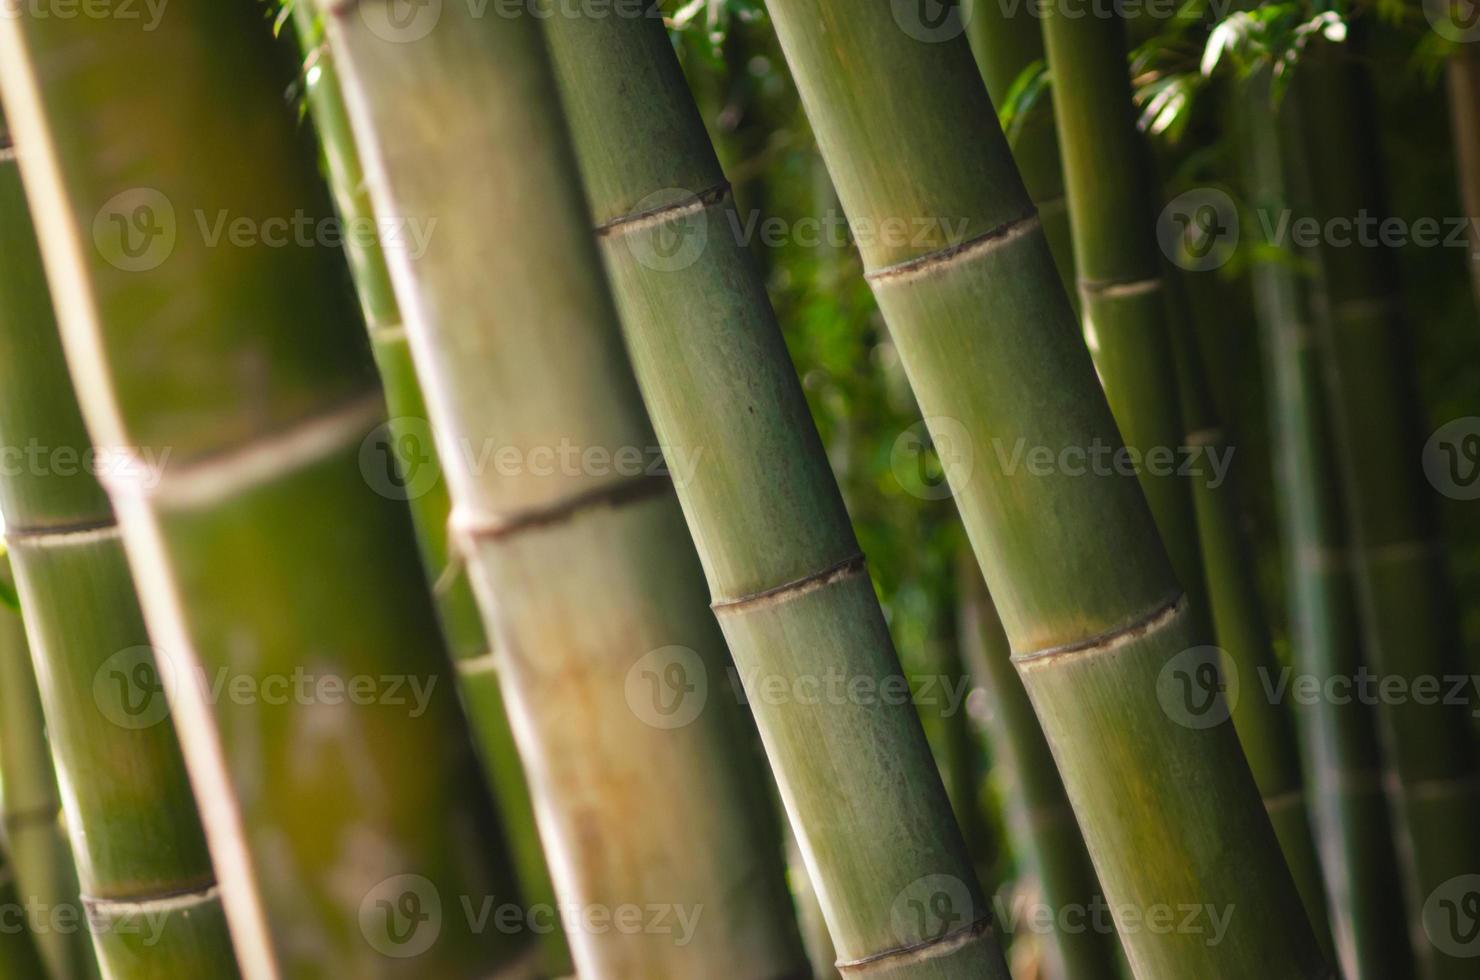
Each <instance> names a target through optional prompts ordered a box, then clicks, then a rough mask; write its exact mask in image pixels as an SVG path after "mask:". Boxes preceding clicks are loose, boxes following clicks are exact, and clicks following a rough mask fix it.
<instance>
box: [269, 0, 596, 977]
mask: <svg viewBox="0 0 1480 980" xmlns="http://www.w3.org/2000/svg"><path fill="white" fill-rule="evenodd" d="M292 14H293V23H294V31H295V33H296V35H297V40H298V42H299V45H300V49H301V50H302V51H303V55H304V82H305V100H306V102H307V104H308V107H309V111H310V113H311V115H312V117H313V124H314V129H315V132H316V133H317V134H318V137H319V145H320V147H321V148H322V151H323V155H324V164H325V170H326V176H327V178H328V183H329V189H330V191H331V192H333V195H334V203H335V207H336V209H337V211H338V213H339V216H340V218H341V219H342V220H343V221H344V222H345V223H346V224H347V225H351V226H352V225H355V224H357V223H358V224H364V225H369V224H373V222H374V220H375V212H374V209H373V208H372V207H371V206H370V195H369V191H368V189H367V188H366V187H365V173H364V168H363V167H362V166H361V164H360V155H359V151H358V150H357V149H356V147H355V145H354V134H353V133H352V132H351V131H350V124H349V117H348V115H346V113H345V109H344V96H343V93H342V92H341V91H340V88H339V76H338V73H337V72H336V71H335V68H334V58H333V56H332V55H331V54H330V52H329V49H328V47H327V46H326V45H324V44H323V40H322V36H321V35H322V28H321V25H320V24H319V23H318V21H317V19H316V17H315V15H314V12H313V7H312V5H311V4H310V3H308V2H307V0H294V2H293V6H292ZM345 254H346V257H347V258H348V260H349V265H350V272H351V275H352V276H353V278H354V281H355V289H356V291H357V293H358V295H359V297H360V309H361V311H362V312H363V314H364V319H365V325H366V329H367V330H368V331H369V336H370V349H371V351H372V352H373V354H374V356H375V364H376V367H377V368H378V369H379V372H380V379H381V383H382V385H383V386H384V388H385V397H386V408H387V411H388V413H389V414H390V416H391V420H392V421H391V423H390V425H389V427H388V429H387V430H386V433H385V435H386V441H385V442H384V443H383V444H382V446H383V451H384V453H385V454H386V457H387V458H386V459H385V462H386V463H387V465H395V466H396V467H397V470H398V476H397V477H396V478H395V479H388V480H387V482H386V483H385V485H384V489H385V491H386V492H387V493H388V494H390V495H391V496H394V497H401V496H404V497H406V498H408V500H407V502H408V504H409V506H410V508H411V520H412V523H413V524H414V525H415V527H416V537H417V542H418V543H419V544H420V546H421V558H422V563H423V565H424V566H425V567H426V573H427V578H428V581H429V582H430V583H431V585H432V588H433V594H434V597H435V598H436V601H437V612H438V617H439V619H440V620H441V623H442V631H443V633H444V634H445V635H446V637H447V641H448V646H449V649H450V651H451V653H452V656H453V660H454V662H455V664H456V665H457V668H458V686H459V689H460V690H461V691H462V696H463V701H464V703H465V705H466V706H467V710H468V716H469V720H470V721H471V722H472V725H473V729H474V731H475V732H476V734H477V736H478V748H479V749H480V753H479V758H480V759H481V761H482V763H483V768H484V771H485V772H486V773H487V776H488V781H489V784H490V785H491V786H492V787H493V791H494V798H495V800H496V801H497V803H498V804H499V812H500V815H501V816H502V817H503V818H504V825H505V828H506V830H507V832H508V835H509V841H510V844H511V846H512V848H513V852H514V853H513V858H514V864H515V870H516V872H517V873H518V878H519V890H520V894H521V895H522V896H523V898H524V901H525V902H526V904H527V905H529V906H530V907H534V906H537V905H538V906H547V907H553V906H554V904H555V901H556V897H555V886H554V884H553V883H552V882H551V880H550V868H549V865H548V864H547V863H546V861H545V853H544V849H543V847H542V846H541V844H540V838H539V829H538V827H537V826H536V825H535V817H534V805H533V802H532V801H531V799H530V794H529V784H528V782H527V781H526V780H525V777H524V770H523V768H522V767H521V766H520V764H519V755H518V749H517V748H516V746H515V742H514V732H513V730H512V729H511V728H510V726H509V719H508V712H507V711H506V710H505V707H504V699H503V694H502V692H501V691H500V690H499V681H498V674H497V671H495V670H494V669H492V665H493V664H494V662H495V658H494V656H493V654H492V651H491V646H490V643H489V640H488V635H487V633H486V631H485V630H484V628H483V620H482V618H481V617H480V616H479V613H478V604H477V600H476V598H475V597H474V596H473V588H472V584H471V583H470V582H469V580H468V575H467V569H466V568H465V567H464V564H463V561H462V556H461V555H458V554H456V553H455V552H454V550H453V549H452V546H451V540H450V534H449V526H448V525H449V520H450V518H451V514H452V498H451V496H450V495H449V493H448V490H447V484H446V482H445V480H444V478H443V475H442V469H443V468H442V464H441V461H440V460H439V459H438V457H437V448H436V445H435V442H434V441H433V440H431V438H430V431H429V425H428V423H427V407H426V398H425V397H424V396H423V394H422V391H421V384H420V383H419V382H418V381H417V378H416V370H415V366H414V365H413V364H412V361H411V349H410V346H409V344H408V342H407V339H406V330H405V327H404V325H403V324H402V323H401V311H400V308H399V307H398V306H397V305H396V297H395V291H394V288H393V287H392V285H391V281H390V270H389V269H388V268H387V267H386V263H385V255H384V254H383V252H382V250H381V247H380V242H379V240H378V238H370V237H358V238H354V239H352V240H350V241H347V242H346V243H345ZM540 945H541V949H542V951H543V960H542V966H543V968H544V970H545V972H546V973H547V974H548V975H550V976H557V977H558V976H566V975H568V974H570V973H571V972H572V969H573V964H572V963H571V959H570V947H569V944H568V943H567V942H566V940H565V933H564V931H563V930H562V929H561V928H560V924H559V922H558V921H556V922H552V923H551V928H550V929H549V931H548V932H545V933H543V934H542V935H541V937H540Z"/></svg>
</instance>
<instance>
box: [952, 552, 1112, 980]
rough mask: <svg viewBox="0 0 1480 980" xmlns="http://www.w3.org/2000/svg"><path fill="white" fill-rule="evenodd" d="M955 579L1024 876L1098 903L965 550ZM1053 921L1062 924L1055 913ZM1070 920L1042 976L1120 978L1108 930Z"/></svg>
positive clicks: (1053, 772)
mask: <svg viewBox="0 0 1480 980" xmlns="http://www.w3.org/2000/svg"><path fill="white" fill-rule="evenodd" d="M962 557H963V559H964V560H963V561H962V563H961V565H962V568H961V572H960V574H959V575H958V576H957V578H956V581H957V583H958V585H959V587H960V589H961V627H960V628H961V636H962V646H963V649H964V651H965V655H966V660H967V664H968V665H969V667H970V669H971V674H972V677H973V678H974V679H975V681H976V683H977V685H978V687H979V688H980V689H981V690H982V691H983V692H984V693H985V694H986V696H987V710H986V727H987V735H988V738H989V740H990V743H991V746H992V775H993V779H994V780H995V781H997V783H998V787H999V790H1000V792H1001V794H1002V796H1003V798H1004V800H1005V806H1004V811H1005V813H1004V815H1005V817H1006V824H1007V829H1008V835H1009V837H1010V839H1011V841H1012V844H1013V849H1014V851H1015V852H1016V853H1017V855H1018V859H1019V861H1020V862H1021V867H1022V870H1023V873H1024V876H1025V877H1026V878H1028V879H1029V880H1032V881H1036V882H1037V883H1038V885H1039V889H1040V891H1041V893H1042V896H1043V901H1044V903H1045V904H1046V905H1047V906H1048V907H1049V908H1050V909H1053V910H1054V911H1055V912H1058V911H1060V910H1065V909H1093V908H1098V907H1099V906H1100V905H1101V904H1102V903H1103V902H1104V898H1103V896H1102V895H1101V891H1100V883H1099V880H1098V879H1097V878H1096V877H1095V870H1094V866H1093V865H1092V864H1091V863H1090V859H1089V852H1088V851H1086V850H1085V847H1084V838H1083V836H1082V835H1081V834H1080V832H1079V823H1078V822H1077V821H1076V820H1075V819H1074V811H1073V810H1072V809H1071V808H1070V806H1069V797H1068V795H1067V794H1066V793H1065V792H1064V781H1063V780H1062V779H1061V778H1060V777H1059V771H1058V769H1057V768H1056V767H1055V765H1054V760H1053V754H1052V752H1050V751H1049V747H1048V742H1047V741H1046V740H1045V739H1044V737H1043V729H1042V728H1041V727H1039V724H1038V718H1037V716H1036V715H1034V714H1033V705H1032V702H1030V701H1029V700H1028V692H1027V690H1026V689H1025V688H1024V687H1023V682H1022V679H1021V678H1020V677H1018V675H1017V671H1015V670H1013V667H1012V660H1011V657H1012V650H1011V648H1010V647H1009V646H1008V642H1007V634H1006V633H1004V632H1003V631H1002V620H1001V618H1000V617H999V616H998V615H997V610H996V607H994V606H993V605H992V597H991V596H990V595H989V594H988V593H987V583H986V582H985V581H984V580H983V579H982V573H981V570H980V569H979V568H978V567H977V565H976V560H975V559H974V558H972V557H971V556H970V555H969V554H963V555H962ZM1054 921H1055V924H1056V925H1057V924H1059V923H1061V922H1065V921H1067V920H1060V919H1059V918H1058V917H1057V916H1056V917H1055V920H1054ZM1089 921H1090V923H1091V924H1090V925H1089V926H1088V927H1087V928H1082V929H1081V928H1079V927H1078V925H1079V924H1078V923H1073V924H1072V926H1071V928H1055V929H1054V930H1053V932H1052V933H1051V935H1050V936H1048V937H1047V939H1046V941H1045V942H1044V944H1043V945H1044V951H1045V955H1044V962H1045V976H1046V977H1047V978H1048V980H1092V978H1095V977H1104V978H1115V977H1119V976H1120V965H1119V960H1118V958H1117V949H1116V947H1117V940H1116V937H1115V935H1114V934H1113V933H1111V932H1107V931H1105V930H1103V929H1097V928H1095V926H1094V924H1093V920H1089Z"/></svg>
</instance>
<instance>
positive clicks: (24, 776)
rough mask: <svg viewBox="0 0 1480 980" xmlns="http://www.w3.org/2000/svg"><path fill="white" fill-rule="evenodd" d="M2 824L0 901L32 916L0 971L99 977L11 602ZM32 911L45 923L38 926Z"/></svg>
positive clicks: (3, 935) (1, 567) (70, 978)
mask: <svg viewBox="0 0 1480 980" xmlns="http://www.w3.org/2000/svg"><path fill="white" fill-rule="evenodd" d="M11 582H12V578H11V569H10V559H9V558H8V557H7V556H5V555H4V554H3V553H0V583H3V587H4V588H6V589H7V590H9V589H10V588H11V587H12V586H11ZM0 825H3V830H4V844H5V846H4V853H5V861H4V866H3V867H0V875H3V876H4V879H5V880H6V882H7V885H6V888H5V890H4V893H3V895H0V900H3V901H4V902H5V903H8V904H9V903H13V904H11V905H10V907H11V908H13V909H16V910H19V911H20V912H21V913H23V914H24V915H26V916H27V918H25V919H23V920H22V923H23V925H22V928H20V929H17V930H16V931H15V932H11V931H9V929H7V930H0V941H3V948H0V971H3V970H4V969H10V970H12V971H14V972H13V976H14V978H15V980H36V978H40V977H45V978H47V980H96V978H97V977H98V976H99V974H98V961H97V956H96V954H95V953H94V952H93V944H92V941H91V936H90V935H89V934H88V930H87V924H86V923H87V917H86V913H85V912H84V911H83V908H82V898H81V889H80V888H79V887H78V884H77V865H76V863H75V862H74V861H73V860H72V848H71V845H70V844H69V843H68V841H67V834H66V830H65V828H64V824H63V818H62V804H61V796H60V794H59V793H58V792H57V780H56V771H55V770H54V769H53V768H52V760H51V751H50V749H49V748H48V747H47V744H46V732H45V722H44V721H43V720H42V716H41V694H40V692H39V691H38V690H37V689H36V672H35V668H34V667H33V666H32V664H31V654H30V649H29V647H27V645H26V630H25V626H24V624H22V622H21V618H20V614H19V613H17V612H15V611H12V610H11V609H10V608H8V607H0ZM32 916H39V917H40V918H39V921H40V922H41V923H44V927H43V928H39V929H37V928H34V926H35V924H36V923H37V922H38V919H37V918H34V917H32ZM7 980H9V978H7Z"/></svg>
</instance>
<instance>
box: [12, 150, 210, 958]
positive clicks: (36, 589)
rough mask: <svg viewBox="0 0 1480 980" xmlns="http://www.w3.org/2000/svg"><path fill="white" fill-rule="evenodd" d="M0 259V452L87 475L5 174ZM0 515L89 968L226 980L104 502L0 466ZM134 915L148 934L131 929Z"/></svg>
mask: <svg viewBox="0 0 1480 980" xmlns="http://www.w3.org/2000/svg"><path fill="white" fill-rule="evenodd" d="M0 260H3V266H0V267H3V270H4V272H3V275H0V442H3V443H4V444H5V445H7V446H41V447H46V449H47V451H48V452H49V453H50V454H51V456H50V457H49V458H52V459H55V458H57V454H58V453H62V452H66V453H69V454H70V455H71V457H72V458H74V459H77V460H79V461H85V460H87V459H88V458H89V452H90V451H91V449H92V443H91V441H90V440H89V438H88V435H87V432H86V430H85V428H84V427H83V422H82V416H81V414H80V412H79V411H78V408H77V398H76V395H75V394H74V393H73V390H72V385H71V383H70V382H69V380H68V378H67V365H66V362H65V360H64V358H63V355H62V347H61V341H60V338H59V337H58V336H57V332H56V319H55V317H54V314H53V312H52V304H51V297H50V293H49V292H48V290H47V285H46V278H45V273H44V272H43V270H42V266H41V253H40V250H39V248H38V246H37V244H36V237H35V232H34V230H33V229H32V226H31V220H30V215H29V213H28V211H27V208H26V202H25V196H24V191H23V188H22V186H21V180H20V174H19V172H18V171H17V169H16V165H15V161H14V160H6V161H3V162H0ZM69 474H70V475H69ZM0 505H3V508H4V512H5V520H6V524H5V538H6V542H7V544H8V546H9V549H10V552H11V555H12V558H13V562H14V566H15V576H16V585H17V592H18V594H19V596H20V600H21V606H22V608H23V609H24V610H25V620H26V624H27V632H28V633H29V635H30V648H31V654H32V657H33V659H34V662H35V665H36V678H37V681H38V684H39V688H40V693H41V701H42V705H43V708H44V713H45V717H46V722H47V726H46V727H47V731H48V733H49V735H50V744H51V751H52V755H53V758H54V759H55V764H56V770H57V774H58V780H57V781H58V784H59V786H60V788H61V792H62V803H63V809H64V812H65V814H66V823H67V827H68V830H69V831H70V836H71V840H72V852H73V856H74V858H75V860H76V864H77V874H78V879H79V882H80V885H81V888H82V902H83V905H84V907H85V908H86V911H87V918H88V924H89V926H90V931H91V934H92V939H93V944H94V946H95V948H96V950H97V957H98V961H99V964H100V965H101V967H102V969H103V972H104V974H105V975H106V976H107V977H108V978H109V980H128V978H132V977H138V978H145V977H156V976H161V975H166V974H170V975H210V976H213V977H222V978H228V977H234V976H236V975H237V971H236V961H235V958H234V957H233V955H232V950H231V939H230V937H229V936H228V935H227V930H226V920H225V916H224V913H223V912H222V908H221V899H220V896H219V894H218V892H217V888H216V879H215V872H214V870H213V869H212V867H211V859H210V856H209V854H207V852H206V842H205V835H204V833H203V832H202V830H201V825H200V817H199V815H198V813H197V811H196V805H195V797H194V796H193V795H192V794H191V790H190V784H189V781H188V778H187V776H186V773H185V763H184V760H183V759H182V757H181V755H180V744H179V741H178V739H177V738H176V736H175V728H174V725H173V724H172V723H171V722H170V721H169V718H168V706H167V705H166V702H165V697H164V693H163V689H162V687H161V686H160V685H159V675H158V673H157V665H156V662H155V656H154V652H153V649H152V648H151V647H150V645H149V634H148V631H147V630H146V629H145V627H144V619H143V615H142V613H141V612H140V611H139V603H138V599H137V598H136V597H135V594H134V586H133V580H132V579H131V578H130V576H129V571H128V565H127V562H126V559H125V557H124V553H123V543H122V541H121V540H120V537H119V534H118V527H117V524H116V523H115V522H114V520H113V513H112V510H111V509H110V508H109V506H108V499H107V497H106V495H105V494H104V493H103V488H102V487H101V486H100V485H99V484H98V482H97V479H96V478H95V477H94V476H93V475H92V472H91V470H90V468H89V467H88V466H86V465H85V464H83V463H81V462H80V463H79V466H78V467H76V468H75V469H64V468H63V467H61V466H49V465H42V464H40V463H35V464H32V465H30V466H19V467H7V468H6V469H5V470H4V472H3V473H0ZM115 682H116V683H115ZM146 915H147V916H149V919H148V922H149V928H148V929H147V930H142V929H138V928H136V926H137V924H138V923H139V922H141V921H143V917H144V916H146Z"/></svg>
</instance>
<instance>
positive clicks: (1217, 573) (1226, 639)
mask: <svg viewBox="0 0 1480 980" xmlns="http://www.w3.org/2000/svg"><path fill="white" fill-rule="evenodd" d="M1171 288H1172V289H1173V291H1174V297H1173V306H1172V310H1173V313H1172V317H1171V321H1172V322H1171V341H1172V349H1173V356H1174V358H1175V360H1176V363H1177V377H1178V381H1179V384H1178V389H1179V391H1180V393H1181V402H1182V418H1183V420H1184V422H1185V424H1186V428H1187V436H1186V437H1185V439H1184V444H1185V445H1187V446H1189V447H1191V448H1193V449H1195V450H1198V451H1201V452H1202V453H1203V456H1202V460H1201V462H1200V463H1199V464H1198V466H1197V468H1198V470H1199V472H1198V473H1197V475H1195V476H1193V477H1192V478H1191V479H1190V481H1189V485H1190V488H1191V490H1192V500H1193V504H1194V507H1195V509H1196V514H1197V535H1198V541H1199V543H1200V544H1201V549H1202V555H1203V564H1204V567H1205V571H1206V579H1207V583H1208V601H1209V606H1210V609H1211V611H1212V614H1213V632H1214V635H1215V636H1216V637H1217V638H1218V646H1219V648H1220V649H1221V650H1222V651H1223V652H1224V653H1226V654H1227V655H1228V661H1229V663H1231V665H1232V667H1233V669H1234V670H1235V671H1237V672H1238V675H1239V678H1240V681H1241V688H1242V693H1241V696H1240V697H1238V698H1237V699H1236V700H1235V701H1234V702H1233V703H1232V704H1231V705H1230V710H1231V712H1232V717H1233V725H1234V729H1235V730H1236V731H1237V732H1238V736H1239V744H1240V745H1242V746H1243V749H1244V755H1245V757H1247V758H1248V760H1249V769H1250V770H1251V771H1252V772H1253V774H1254V781H1255V782H1256V783H1258V784H1259V795H1260V796H1261V797H1262V798H1263V800H1264V808H1265V810H1266V811H1267V812H1268V813H1269V818H1270V821H1271V822H1272V823H1273V824H1274V831H1275V836H1277V837H1278V838H1279V840H1280V849H1281V850H1282V851H1283V852H1284V855H1285V861H1286V863H1287V864H1289V866H1290V871H1291V873H1292V874H1293V875H1294V876H1295V884H1296V885H1297V886H1298V887H1299V889H1300V894H1301V897H1302V898H1303V900H1304V903H1305V910H1306V912H1307V913H1308V914H1309V915H1310V920H1311V926H1312V928H1313V929H1314V930H1315V933H1316V939H1317V941H1319V942H1320V943H1321V946H1322V948H1323V949H1324V950H1325V952H1326V954H1327V955H1328V956H1332V955H1334V954H1335V948H1334V947H1333V946H1332V933H1331V927H1330V920H1329V913H1328V911H1327V906H1326V894H1325V885H1324V884H1323V882H1322V878H1321V862H1320V859H1319V856H1318V852H1317V849H1316V841H1315V837H1314V835H1313V833H1312V828H1311V814H1310V809H1309V799H1308V795H1307V793H1306V788H1305V779H1304V776H1303V775H1302V773H1301V768H1300V749H1299V743H1298V740H1297V739H1296V736H1295V720H1294V716H1293V713H1292V712H1291V710H1290V707H1289V705H1287V704H1285V703H1284V702H1283V701H1281V700H1280V699H1279V698H1275V697H1271V696H1270V695H1269V693H1268V692H1269V690H1270V685H1271V684H1274V683H1276V681H1275V678H1277V677H1278V676H1279V674H1280V672H1281V665H1280V662H1279V660H1278V659H1277V658H1276V657H1275V653H1274V638H1273V636H1272V634H1271V631H1270V626H1269V620H1268V618H1267V617H1266V614H1265V610H1264V603H1263V599H1262V598H1261V597H1260V594H1259V583H1258V582H1257V580H1256V579H1255V574H1254V554H1253V547H1252V542H1250V540H1249V537H1248V534H1247V532H1246V530H1245V528H1244V526H1243V508H1242V506H1241V505H1240V497H1239V492H1238V488H1239V484H1238V471H1237V470H1236V469H1235V468H1234V467H1233V465H1232V464H1233V462H1234V459H1233V451H1234V448H1235V447H1233V446H1232V445H1230V444H1229V442H1228V436H1227V432H1226V431H1225V430H1224V428H1223V424H1222V422H1221V421H1219V419H1218V416H1217V413H1216V412H1215V411H1214V409H1213V406H1212V399H1211V395H1210V392H1209V388H1208V385H1207V382H1206V379H1205V378H1204V375H1203V368H1202V364H1203V360H1202V355H1201V353H1200V352H1199V350H1198V349H1197V338H1196V337H1195V336H1194V334H1193V327H1192V322H1191V311H1190V308H1189V305H1188V303H1187V299H1186V296H1185V295H1184V294H1183V292H1182V290H1181V289H1180V288H1178V286H1177V284H1176V283H1175V282H1172V283H1171ZM1213 459H1221V460H1223V461H1224V462H1223V464H1222V465H1223V466H1225V467H1227V469H1225V470H1224V471H1223V472H1222V474H1221V475H1219V474H1216V473H1214V472H1213V471H1212V468H1213V465H1214V464H1213V463H1212V462H1210V461H1211V460H1213Z"/></svg>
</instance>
